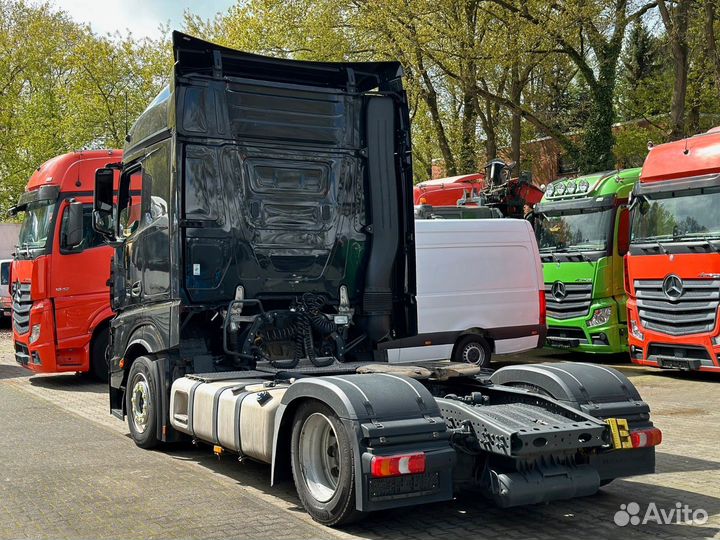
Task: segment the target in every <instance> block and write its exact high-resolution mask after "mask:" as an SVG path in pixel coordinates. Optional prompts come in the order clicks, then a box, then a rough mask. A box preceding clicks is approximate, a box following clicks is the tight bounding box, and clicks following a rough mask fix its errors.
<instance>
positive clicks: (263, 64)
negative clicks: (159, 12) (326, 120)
mask: <svg viewBox="0 0 720 540" xmlns="http://www.w3.org/2000/svg"><path fill="white" fill-rule="evenodd" d="M172 41H173V57H174V59H175V74H176V76H188V75H200V76H207V77H212V78H224V77H233V78H241V79H258V80H262V81H273V82H279V83H286V84H299V85H311V86H321V87H323V86H324V87H327V88H331V89H339V90H343V91H357V92H367V91H369V90H373V89H374V88H378V89H379V90H383V91H395V90H400V89H401V88H402V86H401V84H400V78H401V77H402V74H403V70H402V67H401V66H400V64H399V63H398V62H306V61H300V60H287V59H283V58H270V57H267V56H261V55H258V54H250V53H245V52H241V51H237V50H234V49H230V48H228V47H223V46H221V45H216V44H214V43H210V42H209V41H203V40H201V39H198V38H195V37H192V36H189V35H187V34H183V33H182V32H177V31H175V32H173V34H172Z"/></svg>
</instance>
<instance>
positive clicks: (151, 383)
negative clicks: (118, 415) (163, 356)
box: [125, 356, 158, 448]
mask: <svg viewBox="0 0 720 540" xmlns="http://www.w3.org/2000/svg"><path fill="white" fill-rule="evenodd" d="M125 408H126V410H127V418H128V427H129V428H130V436H131V437H132V439H133V441H135V444H137V445H138V446H139V447H140V448H154V447H155V446H157V444H158V437H157V422H158V399H157V391H156V389H155V379H154V377H153V374H152V360H150V359H149V358H147V357H145V356H141V357H139V358H138V359H136V360H135V361H134V362H133V364H132V367H131V368H130V374H129V375H128V379H127V389H126V390H125Z"/></svg>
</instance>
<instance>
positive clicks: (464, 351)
mask: <svg viewBox="0 0 720 540" xmlns="http://www.w3.org/2000/svg"><path fill="white" fill-rule="evenodd" d="M490 356H491V352H490V345H488V342H487V341H485V339H484V338H483V337H482V336H478V335H472V334H471V335H467V336H463V337H462V338H460V339H459V340H458V342H457V344H456V345H455V349H454V351H453V358H452V359H453V362H462V363H465V364H472V365H474V366H477V367H480V368H487V367H490Z"/></svg>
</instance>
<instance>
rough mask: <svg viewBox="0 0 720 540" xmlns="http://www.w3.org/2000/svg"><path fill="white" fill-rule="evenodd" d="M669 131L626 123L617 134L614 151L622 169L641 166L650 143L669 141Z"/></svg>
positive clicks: (618, 164)
mask: <svg viewBox="0 0 720 540" xmlns="http://www.w3.org/2000/svg"><path fill="white" fill-rule="evenodd" d="M667 140H668V139H667V132H666V131H665V130H662V129H660V128H657V127H652V126H642V125H637V124H635V125H625V126H622V127H621V128H620V129H618V130H617V133H616V134H615V146H614V148H613V152H614V154H615V157H616V159H617V166H618V168H621V169H627V168H630V167H641V166H642V164H643V162H644V161H645V156H647V152H648V143H653V144H661V143H664V142H667Z"/></svg>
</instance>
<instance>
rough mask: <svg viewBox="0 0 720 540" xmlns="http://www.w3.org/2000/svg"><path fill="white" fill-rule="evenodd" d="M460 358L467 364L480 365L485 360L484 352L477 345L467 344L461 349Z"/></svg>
mask: <svg viewBox="0 0 720 540" xmlns="http://www.w3.org/2000/svg"><path fill="white" fill-rule="evenodd" d="M462 358H463V360H464V361H465V362H467V363H468V364H475V365H480V364H482V363H483V360H485V351H484V349H483V348H482V347H481V346H480V345H478V344H477V343H468V344H467V345H466V346H465V348H464V349H463V352H462Z"/></svg>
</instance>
